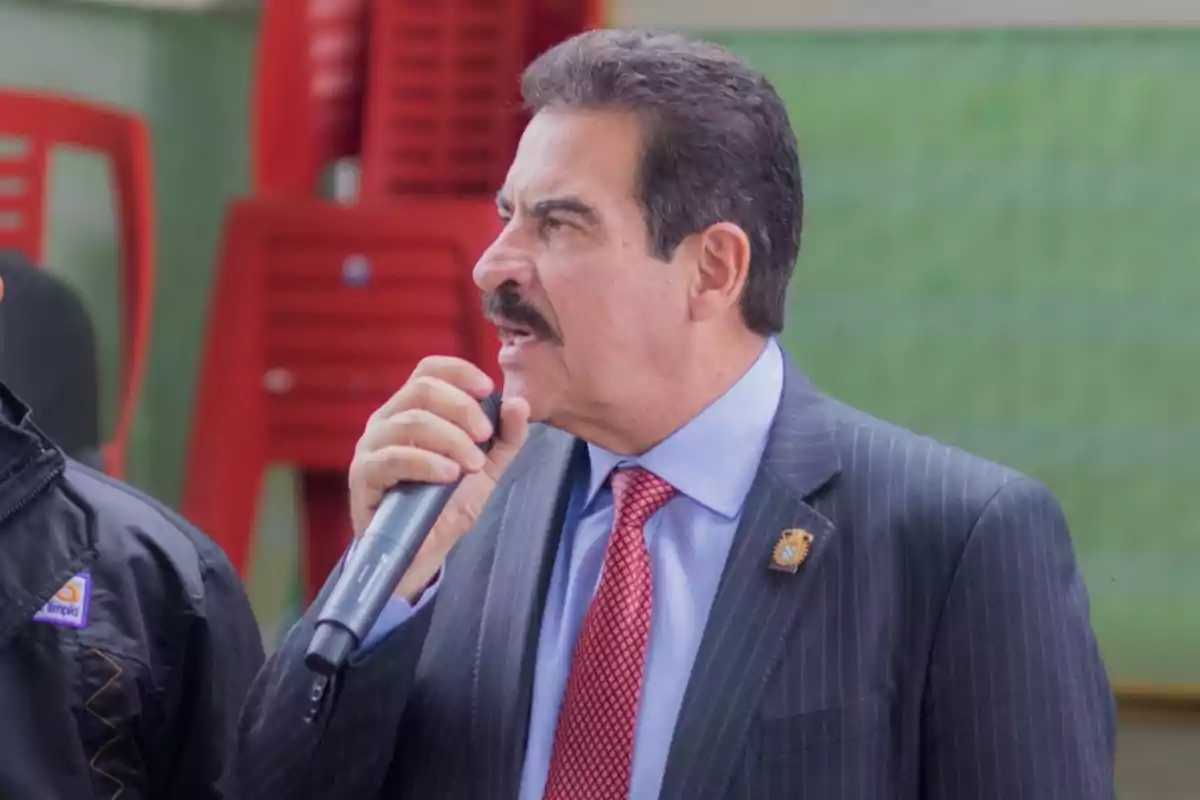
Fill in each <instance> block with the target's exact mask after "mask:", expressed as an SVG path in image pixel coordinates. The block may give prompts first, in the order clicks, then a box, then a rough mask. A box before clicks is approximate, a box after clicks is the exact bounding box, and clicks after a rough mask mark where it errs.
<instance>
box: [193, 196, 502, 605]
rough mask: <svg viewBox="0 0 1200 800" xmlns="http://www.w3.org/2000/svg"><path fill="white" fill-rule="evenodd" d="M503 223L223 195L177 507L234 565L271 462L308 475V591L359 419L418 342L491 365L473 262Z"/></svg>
mask: <svg viewBox="0 0 1200 800" xmlns="http://www.w3.org/2000/svg"><path fill="white" fill-rule="evenodd" d="M498 231H499V222H498V221H497V218H496V211H495V206H494V204H493V203H492V201H491V200H455V199H422V200H420V201H397V202H393V203H389V204H362V205H358V206H343V205H338V204H334V203H328V202H324V201H319V200H305V199H290V198H282V197H272V198H267V197H262V198H251V199H246V200H241V201H238V202H237V203H235V204H234V206H233V208H232V209H231V211H230V214H229V217H228V219H227V224H226V229H225V236H224V249H223V252H222V256H221V262H220V265H219V272H218V275H217V283H216V287H215V290H214V294H213V297H212V300H211V310H210V312H209V324H208V326H207V328H206V330H207V332H208V334H207V335H208V339H207V342H206V344H205V351H204V356H203V362H202V367H201V370H202V371H201V376H200V382H199V387H200V389H199V397H198V399H197V405H196V412H195V418H194V421H193V427H192V431H191V443H190V447H189V453H188V464H187V478H186V480H185V488H184V498H183V512H184V514H186V515H187V516H188V518H189V519H191V520H192V521H193V522H195V523H196V524H197V525H199V526H200V528H201V529H202V530H204V531H206V532H207V533H208V534H209V535H210V536H212V537H213V539H214V540H215V541H216V542H217V543H218V544H219V545H220V546H221V547H223V548H224V549H225V552H226V553H227V554H228V555H229V557H230V559H231V560H232V562H233V564H234V565H235V567H236V568H237V569H238V570H239V571H240V572H241V573H242V574H243V575H245V574H246V569H247V567H248V565H249V564H248V562H249V554H250V541H251V537H252V535H253V531H254V529H255V521H256V519H257V516H256V512H257V505H258V496H259V491H260V487H261V478H262V474H263V472H264V470H265V469H266V468H267V466H268V465H270V464H273V463H286V464H290V465H293V466H295V467H296V468H297V469H298V471H300V473H301V474H303V475H304V476H305V484H304V491H305V511H304V516H305V519H304V523H305V529H306V535H305V536H304V537H303V538H304V544H303V548H304V552H305V559H304V560H305V562H306V567H305V572H306V574H307V589H308V593H309V596H310V597H311V596H312V593H313V592H314V591H315V590H316V589H317V588H319V587H320V586H321V584H322V583H323V582H324V580H325V578H326V577H327V576H328V574H329V572H330V570H331V569H332V568H333V566H334V565H335V564H336V562H337V559H338V558H339V557H340V556H341V553H342V551H343V550H344V548H345V545H346V543H347V541H348V538H349V535H350V530H349V511H348V509H347V507H346V467H347V466H348V465H349V463H350V460H351V458H352V456H353V453H354V446H355V444H356V442H357V441H358V438H359V436H360V435H361V434H362V430H363V426H364V425H365V424H366V420H367V417H368V416H369V415H370V414H371V412H372V411H374V410H375V409H376V408H378V407H379V406H380V405H381V404H382V403H383V402H384V401H385V400H386V399H387V398H388V397H390V396H391V394H392V393H393V392H394V391H395V390H396V389H397V388H398V387H399V386H400V385H401V384H402V383H403V382H404V380H405V379H406V378H407V377H408V374H409V373H410V372H411V371H412V369H413V367H415V366H416V363H417V362H418V361H419V360H420V359H421V358H422V357H424V356H425V355H427V354H430V353H446V354H450V355H459V356H462V357H464V358H468V359H471V360H473V361H476V362H477V363H480V364H494V363H495V360H496V351H497V348H498V346H499V343H498V340H497V339H496V336H495V332H494V330H493V329H492V327H491V326H490V325H489V324H488V323H487V322H486V321H485V320H484V319H483V316H482V314H481V312H480V302H479V296H478V291H477V289H476V288H475V286H474V284H473V283H472V280H471V270H472V268H473V266H474V264H475V261H476V259H477V258H478V256H479V255H480V254H481V253H482V252H483V251H484V250H485V249H486V248H487V246H488V245H489V244H490V243H491V241H492V239H493V238H494V237H495V235H496V234H497V232H498ZM495 377H496V378H497V379H498V378H499V375H498V374H496V375H495Z"/></svg>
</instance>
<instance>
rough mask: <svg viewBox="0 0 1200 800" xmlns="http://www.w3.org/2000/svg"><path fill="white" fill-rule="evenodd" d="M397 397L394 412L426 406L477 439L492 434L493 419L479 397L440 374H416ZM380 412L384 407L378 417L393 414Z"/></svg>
mask: <svg viewBox="0 0 1200 800" xmlns="http://www.w3.org/2000/svg"><path fill="white" fill-rule="evenodd" d="M397 398H398V403H397V407H396V409H395V411H394V412H393V414H394V413H399V412H400V411H403V410H405V409H410V408H423V409H425V410H427V411H431V412H433V413H434V414H436V415H437V416H439V417H442V418H444V419H447V420H449V421H450V422H453V423H454V424H455V425H457V426H458V427H460V428H462V429H463V430H465V431H466V432H467V434H468V435H470V437H471V438H472V439H473V440H474V441H476V442H485V441H487V440H488V439H489V438H490V437H491V435H492V421H491V420H489V419H488V416H487V414H486V413H485V412H484V410H483V408H482V406H480V404H479V400H477V399H476V398H474V397H472V396H471V395H470V394H467V392H465V391H463V390H462V389H461V388H459V387H457V386H454V385H453V384H450V383H447V382H446V381H443V380H441V379H440V378H431V377H427V376H422V377H417V378H413V379H412V380H410V381H409V382H408V383H406V384H405V385H404V388H402V389H401V390H400V391H399V392H398V393H397ZM381 412H382V409H381V410H380V411H377V412H375V414H374V415H373V417H374V418H375V420H379V419H380V418H381V417H383V418H386V417H389V416H392V414H383V413H381Z"/></svg>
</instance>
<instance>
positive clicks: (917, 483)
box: [829, 400, 1048, 545]
mask: <svg viewBox="0 0 1200 800" xmlns="http://www.w3.org/2000/svg"><path fill="white" fill-rule="evenodd" d="M829 408H830V409H831V413H830V417H831V419H832V426H833V435H834V438H835V441H836V443H837V449H838V452H839V457H840V459H841V468H842V474H841V475H840V477H839V480H838V482H837V483H838V485H839V487H840V490H841V492H843V493H848V494H849V496H850V497H852V498H853V502H851V503H850V504H849V507H851V508H855V509H859V511H857V512H856V515H859V516H860V517H861V515H863V514H866V513H868V510H869V512H870V514H871V516H873V517H875V519H874V520H872V521H873V522H878V521H879V516H880V515H882V516H883V517H884V518H885V519H886V521H887V522H888V523H889V525H890V526H891V527H892V528H893V529H894V530H898V531H902V532H903V533H905V534H906V535H905V537H904V538H906V539H907V540H909V541H910V543H912V544H918V545H919V543H920V542H921V541H922V540H925V539H928V538H931V537H934V538H937V539H938V540H940V541H941V542H942V543H949V542H952V541H957V542H959V543H960V544H961V543H962V542H965V540H966V538H967V537H968V536H969V535H970V533H971V531H972V530H973V528H974V527H975V523H976V522H977V521H978V520H979V518H980V516H981V515H982V514H983V513H984V511H985V509H986V508H987V507H988V505H989V504H990V503H991V502H992V501H993V500H994V499H995V498H996V497H997V496H998V495H1000V494H1001V493H1002V492H1004V491H1005V490H1006V489H1007V488H1009V487H1012V486H1015V485H1031V484H1032V485H1036V486H1037V487H1038V488H1039V490H1040V491H1045V492H1047V493H1048V490H1046V489H1045V488H1044V487H1042V486H1041V485H1040V484H1039V483H1038V482H1037V481H1035V480H1032V479H1030V478H1028V477H1027V476H1026V475H1024V474H1022V473H1021V472H1019V471H1018V470H1016V469H1013V468H1011V467H1008V466H1005V465H1003V464H1000V463H997V462H995V461H992V460H990V459H987V458H984V457H982V456H980V455H977V454H975V453H971V452H968V451H966V450H964V449H962V448H960V447H956V446H953V445H949V444H945V443H944V442H941V441H939V440H937V439H935V438H933V437H931V436H926V435H922V434H919V433H915V432H913V431H911V430H908V429H906V428H903V427H901V426H899V425H895V424H892V423H889V422H885V421H883V420H880V419H877V418H875V417H873V416H871V415H870V414H867V413H865V412H863V411H860V410H858V409H856V408H852V407H851V406H848V405H846V404H844V403H842V402H840V401H836V400H830V401H829ZM847 499H850V498H849V497H848V498H847ZM839 505H840V504H839ZM860 521H864V522H865V521H867V520H865V519H862V520H860Z"/></svg>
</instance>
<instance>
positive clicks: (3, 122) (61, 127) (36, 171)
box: [0, 90, 154, 477]
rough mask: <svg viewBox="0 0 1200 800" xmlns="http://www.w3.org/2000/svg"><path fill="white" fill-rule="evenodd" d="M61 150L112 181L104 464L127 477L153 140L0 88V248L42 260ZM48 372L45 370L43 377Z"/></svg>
mask: <svg viewBox="0 0 1200 800" xmlns="http://www.w3.org/2000/svg"><path fill="white" fill-rule="evenodd" d="M64 146H66V147H75V148H82V149H84V150H86V151H88V152H91V153H95V154H97V155H100V156H103V157H104V158H105V159H106V160H107V162H108V164H109V167H110V170H111V176H112V181H113V190H114V191H113V194H114V199H115V200H116V203H115V206H116V212H117V213H116V216H117V225H118V228H119V231H118V233H119V236H118V240H119V247H120V259H121V292H120V298H121V306H122V315H121V361H120V365H121V366H120V369H121V373H120V399H119V402H118V406H117V420H116V424H115V426H114V429H113V434H112V437H111V439H109V440H108V442H107V443H106V444H104V445H103V449H102V453H101V463H102V464H103V466H104V469H105V470H106V471H107V472H108V473H109V474H111V475H114V476H116V477H124V475H125V467H126V463H125V462H126V454H127V451H128V447H129V439H130V436H131V434H132V431H133V423H134V419H135V416H136V414H137V406H138V402H139V399H140V396H141V389H142V382H143V376H144V375H145V371H146V358H147V353H148V348H149V344H150V325H151V307H152V303H153V298H154V205H153V188H152V185H153V184H152V177H151V168H150V136H149V133H148V132H147V128H146V125H145V123H144V122H143V121H142V120H141V119H140V118H139V117H137V116H134V115H132V114H129V113H126V112H124V111H121V110H118V109H113V108H108V107H106V106H102V105H98V104H95V103H91V102H86V101H83V100H78V99H75V98H71V97H62V96H55V95H47V94H38V93H31V92H17V91H8V90H4V91H0V250H3V249H11V250H15V251H17V252H19V253H21V254H22V255H23V256H24V257H25V258H26V259H27V260H28V261H29V262H32V263H33V264H42V263H43V255H44V246H45V239H46V227H47V225H46V213H45V212H46V207H47V178H48V170H49V157H50V154H51V152H52V151H53V150H54V148H56V147H64ZM46 324H48V325H52V324H54V321H53V320H47V321H46ZM93 357H94V356H93ZM51 372H52V370H50V369H49V368H47V371H46V374H47V376H49V375H50V373H51ZM35 413H36V409H35ZM90 413H93V414H98V411H97V410H96V409H92V410H91V412H90Z"/></svg>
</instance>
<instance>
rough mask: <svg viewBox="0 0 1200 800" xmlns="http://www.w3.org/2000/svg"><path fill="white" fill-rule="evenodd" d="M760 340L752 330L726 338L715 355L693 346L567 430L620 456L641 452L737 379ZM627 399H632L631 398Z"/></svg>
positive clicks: (759, 349)
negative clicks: (684, 355) (617, 403)
mask: <svg viewBox="0 0 1200 800" xmlns="http://www.w3.org/2000/svg"><path fill="white" fill-rule="evenodd" d="M765 346H766V340H765V339H763V338H762V337H761V336H758V335H755V334H748V335H746V336H738V337H736V340H735V341H732V342H730V341H726V342H725V343H724V346H723V347H721V348H720V350H721V351H723V352H722V353H721V355H720V356H719V357H716V358H714V349H715V348H713V347H711V346H708V345H701V346H700V347H698V348H697V349H696V350H695V351H694V353H693V356H694V357H692V358H687V359H683V360H682V362H680V363H677V364H675V365H673V366H674V367H675V369H673V370H671V371H669V372H668V371H663V372H662V373H660V374H659V375H658V376H656V379H651V380H646V381H640V382H639V385H638V393H637V396H636V397H634V398H625V399H623V401H622V402H621V404H620V407H619V408H618V407H616V406H615V405H610V406H608V407H607V408H604V409H602V411H601V413H599V414H596V415H594V416H593V415H589V417H591V418H590V419H588V420H578V421H576V422H577V424H573V425H571V426H570V427H571V430H570V432H571V433H574V434H575V435H576V436H579V437H580V438H581V439H584V440H585V441H588V442H591V443H592V444H594V445H597V446H598V447H603V448H604V449H605V450H608V451H610V452H613V453H618V454H621V455H641V454H642V453H645V452H647V451H648V450H651V449H653V448H654V447H655V446H656V445H658V444H659V443H661V442H662V441H663V440H665V439H666V438H667V437H669V436H670V435H671V434H673V433H675V431H677V430H679V429H680V428H682V427H683V426H684V425H686V424H687V423H688V422H690V421H691V420H692V419H694V418H695V417H696V416H697V415H699V414H700V412H701V411H703V410H704V409H705V408H707V407H708V406H710V405H711V404H712V403H713V402H714V401H716V400H717V399H718V398H720V397H721V396H722V395H724V394H725V393H726V392H728V391H729V390H730V389H731V388H732V387H733V386H734V384H736V383H737V382H738V381H739V380H741V379H742V376H744V375H745V374H746V373H747V372H748V371H749V370H750V368H751V367H752V366H754V362H755V361H757V360H758V357H759V356H760V355H762V352H763V347H765ZM631 400H632V402H631Z"/></svg>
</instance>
